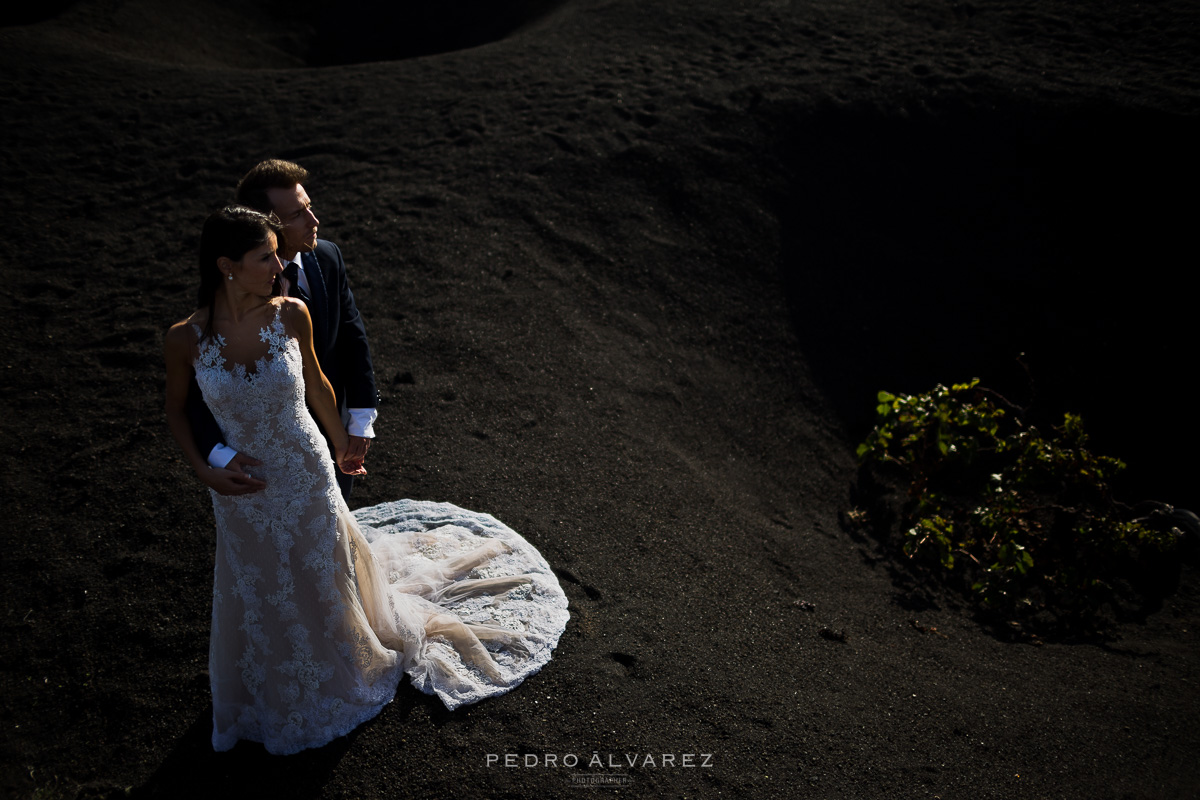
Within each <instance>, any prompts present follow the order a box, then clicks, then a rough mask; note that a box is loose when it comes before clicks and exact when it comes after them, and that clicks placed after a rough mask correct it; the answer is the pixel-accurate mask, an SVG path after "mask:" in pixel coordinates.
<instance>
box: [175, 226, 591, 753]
mask: <svg viewBox="0 0 1200 800" xmlns="http://www.w3.org/2000/svg"><path fill="white" fill-rule="evenodd" d="M279 234H280V228H279V224H278V222H277V221H276V220H275V219H274V218H273V217H267V216H264V215H263V214H260V213H258V212H256V211H252V210H250V209H248V208H243V207H240V206H230V207H227V208H224V209H222V210H221V211H218V212H216V213H215V214H213V215H212V216H211V217H209V218H208V220H207V221H206V222H205V224H204V229H203V232H202V234H201V239H200V297H201V308H200V309H199V310H197V311H196V312H195V313H193V314H192V315H191V316H190V317H188V318H187V319H186V320H184V321H182V322H179V323H177V324H176V325H174V326H172V327H171V329H170V330H169V331H168V332H167V336H166V347H165V353H166V362H167V391H166V395H167V401H166V412H167V421H168V424H169V426H170V429H171V433H172V435H173V436H174V437H175V440H176V441H177V442H178V443H179V446H180V447H181V448H182V449H183V452H184V454H185V455H186V457H187V460H188V462H189V463H190V464H191V466H192V468H193V469H194V470H195V472H196V475H197V476H198V477H199V478H200V480H201V481H203V482H204V483H206V484H207V485H209V486H210V488H212V487H213V486H215V479H216V477H217V476H216V475H215V474H214V473H215V472H217V471H216V470H213V469H212V468H210V467H209V465H208V463H207V462H206V460H205V459H204V457H203V456H202V455H201V453H200V451H199V449H198V448H197V447H196V445H195V443H194V440H193V437H192V431H191V429H190V426H189V423H188V417H187V412H186V398H187V391H188V385H189V383H190V381H191V378H192V376H193V374H194V375H195V377H196V380H197V383H198V384H199V385H200V388H201V390H202V392H203V394H204V399H205V402H206V404H207V405H208V406H209V408H210V409H212V411H213V414H214V415H215V417H216V419H217V422H218V423H219V424H220V426H221V429H222V431H223V433H224V434H225V437H226V440H227V441H228V442H229V444H230V445H231V446H233V447H235V448H236V449H238V450H241V451H243V452H252V453H254V454H255V455H256V456H257V457H258V458H259V459H260V460H261V461H262V465H261V466H259V467H256V468H254V472H255V475H254V477H256V478H258V479H260V480H262V481H264V482H265V483H266V488H265V489H264V490H262V491H260V492H257V493H254V494H246V495H239V496H224V495H221V494H218V493H217V492H216V491H212V492H211V494H212V501H213V511H214V513H215V516H216V523H217V547H216V565H215V570H214V574H213V612H212V633H211V639H210V642H209V675H210V679H211V683H212V696H213V737H212V741H213V747H214V748H215V749H217V750H228V749H229V748H231V747H233V745H234V744H235V743H236V742H237V740H239V739H247V740H251V741H256V742H261V743H263V745H265V746H266V749H267V750H268V751H269V752H271V753H276V754H288V753H295V752H298V751H300V750H302V749H305V748H309V747H319V746H321V745H324V744H326V743H328V742H329V741H330V740H332V739H334V738H336V737H338V736H342V735H344V734H346V733H348V732H349V731H350V730H352V729H353V728H354V727H356V726H357V725H359V724H361V723H362V722H364V721H365V720H367V719H370V718H371V717H373V716H375V715H376V714H377V713H379V711H380V709H381V708H382V707H383V706H384V705H385V704H386V703H387V702H388V701H390V700H391V698H392V696H393V694H394V693H395V690H396V687H397V685H398V683H399V681H400V679H401V677H402V675H403V674H405V673H407V674H408V675H409V678H410V679H411V681H412V683H413V685H414V686H416V687H417V688H418V689H420V690H421V691H423V692H426V693H427V694H436V695H437V696H438V697H439V698H440V699H441V700H442V702H443V703H445V705H446V706H447V708H450V709H453V708H455V707H457V706H459V705H462V704H464V703H472V702H475V701H477V700H481V699H483V698H485V697H490V696H493V695H496V694H501V693H503V692H506V691H508V690H510V689H512V688H513V687H515V686H516V685H517V684H519V683H520V682H521V681H522V680H524V679H525V678H526V677H528V676H529V675H531V674H533V673H534V672H536V671H538V670H539V669H540V668H541V667H542V666H543V665H544V664H545V663H546V662H547V661H549V659H550V653H551V651H552V650H553V648H554V646H555V645H556V644H557V642H558V638H559V636H560V635H561V634H562V631H563V629H564V628H565V626H566V621H567V617H568V614H567V610H566V606H567V601H566V597H565V596H564V594H563V592H562V589H561V588H560V587H559V585H558V582H557V580H556V579H555V578H554V575H553V573H552V572H551V570H550V568H549V566H548V565H547V564H546V562H545V560H544V559H543V558H542V557H541V555H540V554H539V553H538V552H537V551H536V550H535V549H534V548H533V547H532V546H531V545H530V544H529V543H528V542H527V541H525V539H523V538H522V537H521V536H520V535H518V534H517V533H516V532H514V531H512V530H511V529H509V528H508V527H506V526H505V525H503V524H501V523H500V522H499V521H497V520H495V519H494V518H492V517H490V516H488V515H486V514H478V513H474V512H470V511H466V510H464V509H460V508H457V507H455V506H452V505H450V504H448V503H430V502H417V501H409V500H400V501H396V502H393V503H385V504H382V505H379V506H375V507H372V508H369V509H360V510H359V511H358V512H357V516H356V515H354V514H351V512H350V511H349V509H348V508H347V506H346V504H345V501H344V500H343V499H342V496H341V493H340V492H339V490H338V487H337V484H336V482H335V479H334V461H335V460H336V462H337V467H338V468H340V469H341V470H342V471H343V472H346V473H349V474H360V473H361V472H363V471H364V470H363V468H362V464H361V462H352V461H349V460H347V458H346V451H347V446H348V442H347V436H346V432H345V429H344V428H343V427H342V424H341V419H340V418H339V416H338V414H337V408H336V406H335V401H334V394H333V390H332V388H331V387H330V385H329V382H328V381H327V380H326V379H325V376H324V375H323V374H322V373H321V369H320V367H319V365H318V363H317V357H316V353H315V352H314V350H313V343H312V320H311V318H310V317H309V314H308V309H307V308H306V306H305V305H304V303H303V302H301V301H299V300H296V299H293V298H284V297H277V296H275V294H276V292H275V286H276V277H277V276H278V275H279V274H280V272H281V271H282V267H281V265H280V262H279V259H278V258H277V257H276V255H275V249H276V244H277V241H278V236H279ZM309 408H311V409H312V411H313V413H314V414H315V415H316V418H317V420H319V421H320V423H321V425H322V426H323V427H324V429H325V431H327V432H328V433H329V435H330V440H331V442H332V446H333V455H334V458H333V459H331V458H330V454H329V448H328V446H327V445H326V443H325V440H324V438H323V437H322V435H321V431H320V429H319V428H318V427H317V424H316V422H315V421H314V420H313V416H312V415H311V414H310V413H309V410H308V409H309Z"/></svg>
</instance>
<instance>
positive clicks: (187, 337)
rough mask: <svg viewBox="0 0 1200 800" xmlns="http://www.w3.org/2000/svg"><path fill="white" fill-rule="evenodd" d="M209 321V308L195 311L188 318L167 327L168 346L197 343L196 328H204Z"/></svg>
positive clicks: (189, 345)
mask: <svg viewBox="0 0 1200 800" xmlns="http://www.w3.org/2000/svg"><path fill="white" fill-rule="evenodd" d="M207 323H208V309H204V308H202V309H200V310H199V311H196V312H193V313H192V315H191V316H190V317H188V318H187V319H183V320H180V321H179V322H176V323H175V324H174V325H172V326H171V327H170V328H168V329H167V337H166V342H167V346H168V347H171V346H176V347H178V346H184V345H186V346H188V347H191V346H192V345H194V344H195V343H196V339H197V336H196V328H200V329H201V330H203V329H204V326H205V325H206V324H207Z"/></svg>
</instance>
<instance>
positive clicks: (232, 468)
mask: <svg viewBox="0 0 1200 800" xmlns="http://www.w3.org/2000/svg"><path fill="white" fill-rule="evenodd" d="M261 466H262V462H261V461H259V460H258V459H257V458H254V457H252V456H248V455H246V454H245V453H238V454H237V455H235V456H234V457H233V458H232V459H231V460H230V462H229V463H228V464H226V465H225V469H212V470H209V474H208V477H209V478H210V479H211V480H209V481H206V483H208V485H209V486H211V487H212V488H213V489H215V490H216V492H217V494H223V495H226V496H234V495H239V494H254V493H255V492H261V491H262V490H263V489H265V488H267V484H266V482H265V481H263V480H262V479H260V478H256V477H254V473H253V470H252V468H253V467H261Z"/></svg>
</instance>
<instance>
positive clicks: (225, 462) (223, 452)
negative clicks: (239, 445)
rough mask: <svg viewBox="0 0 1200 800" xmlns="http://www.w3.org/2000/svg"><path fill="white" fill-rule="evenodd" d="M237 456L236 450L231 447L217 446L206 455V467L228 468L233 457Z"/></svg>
mask: <svg viewBox="0 0 1200 800" xmlns="http://www.w3.org/2000/svg"><path fill="white" fill-rule="evenodd" d="M236 455H237V450H234V449H233V448H232V447H226V446H225V445H223V444H219V445H217V446H216V447H214V448H213V449H212V452H211V453H209V454H208V465H209V466H210V467H212V468H213V469H225V467H227V466H229V462H230V461H233V457H234V456H236Z"/></svg>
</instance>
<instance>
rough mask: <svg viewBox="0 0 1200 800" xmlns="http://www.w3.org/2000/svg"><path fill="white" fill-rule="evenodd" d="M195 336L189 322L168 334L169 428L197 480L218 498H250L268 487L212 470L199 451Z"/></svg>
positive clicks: (239, 475)
mask: <svg viewBox="0 0 1200 800" xmlns="http://www.w3.org/2000/svg"><path fill="white" fill-rule="evenodd" d="M194 336H195V334H194V333H192V330H191V328H190V327H189V325H188V323H187V322H186V321H184V322H180V323H178V324H176V325H172V326H171V329H170V330H169V331H167V337H166V346H165V348H164V351H165V352H164V354H165V357H166V361H167V403H166V412H167V426H168V427H170V429H171V435H172V436H174V437H175V441H176V442H177V443H178V444H179V446H180V447H181V448H182V449H183V454H184V456H185V457H186V458H187V461H188V464H189V465H191V467H192V470H193V471H194V472H195V473H196V477H197V478H199V479H200V480H201V482H203V483H204V484H205V485H206V486H208V487H210V488H212V489H215V490H216V491H217V493H218V494H224V495H236V494H250V493H251V492H257V491H259V490H260V489H265V488H266V486H267V485H266V484H265V483H263V482H262V481H260V480H258V479H257V478H252V477H250V476H249V475H246V474H244V473H242V472H237V471H235V470H230V469H213V468H212V467H210V466H209V465H208V461H207V460H206V459H205V458H204V456H202V455H201V454H200V449H199V448H198V447H196V439H195V437H194V436H193V435H192V425H191V423H190V422H189V421H188V413H187V395H188V385H189V384H190V383H191V381H192V345H193V344H194Z"/></svg>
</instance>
